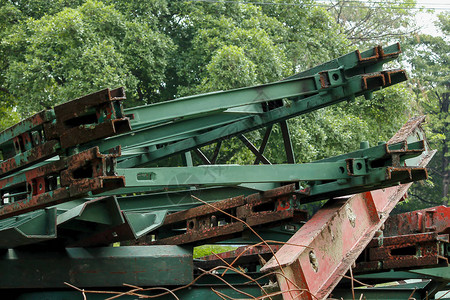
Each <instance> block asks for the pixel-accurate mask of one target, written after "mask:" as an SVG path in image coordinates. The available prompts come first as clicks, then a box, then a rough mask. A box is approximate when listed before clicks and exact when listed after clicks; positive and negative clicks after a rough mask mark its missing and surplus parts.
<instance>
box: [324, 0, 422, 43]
mask: <svg viewBox="0 0 450 300" xmlns="http://www.w3.org/2000/svg"><path fill="white" fill-rule="evenodd" d="M332 3H333V4H332V5H331V6H330V8H328V11H329V12H330V13H331V15H332V16H333V17H334V18H335V20H336V23H337V24H339V25H341V26H340V28H341V30H342V34H343V35H345V36H346V37H347V39H348V40H349V41H350V42H351V44H352V45H358V46H361V45H368V44H371V45H373V44H383V43H386V42H392V41H398V40H399V39H401V38H404V37H407V36H408V35H410V34H411V33H413V32H416V31H418V30H419V28H418V27H417V26H416V25H415V20H414V17H415V12H417V10H415V8H416V1H415V0H392V1H388V2H387V1H379V0H364V1H360V0H356V1H355V0H337V1H332Z"/></svg>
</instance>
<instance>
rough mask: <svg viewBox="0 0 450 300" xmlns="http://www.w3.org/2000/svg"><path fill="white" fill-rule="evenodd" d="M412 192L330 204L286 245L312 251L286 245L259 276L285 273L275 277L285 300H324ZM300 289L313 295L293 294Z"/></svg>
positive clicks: (403, 135)
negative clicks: (396, 206) (266, 273)
mask: <svg viewBox="0 0 450 300" xmlns="http://www.w3.org/2000/svg"><path fill="white" fill-rule="evenodd" d="M422 120H423V119H422ZM418 130H420V122H414V120H412V121H410V122H408V123H407V124H405V126H404V127H403V128H402V129H401V130H400V131H399V132H398V133H397V134H396V135H395V136H394V138H395V139H397V142H400V141H405V140H407V139H408V138H409V137H413V138H416V136H415V135H416V134H418V133H417V131H418ZM422 134H423V133H422ZM394 138H393V139H391V141H390V142H389V143H390V144H391V143H393V140H394ZM430 156H431V157H432V154H428V155H423V156H421V157H420V158H419V159H420V162H419V164H418V166H419V167H425V166H426V164H427V163H428V161H429V160H430V159H431V157H430ZM409 186H410V184H404V185H399V186H394V187H390V188H386V189H383V190H376V191H371V192H366V193H362V194H357V195H354V196H353V197H351V198H350V199H348V200H344V199H337V200H330V201H329V202H328V203H327V204H326V205H325V206H324V207H323V208H321V209H320V210H319V211H318V212H317V213H316V214H315V215H314V216H313V217H312V218H311V220H309V221H308V222H307V223H306V224H305V225H304V226H303V227H302V228H300V230H299V231H298V232H297V233H296V234H294V236H293V237H292V238H291V239H290V240H289V241H288V242H289V244H292V245H305V246H308V247H309V248H306V247H304V248H301V247H298V246H292V245H288V244H286V245H284V246H283V247H282V248H281V249H280V250H279V251H278V252H277V254H276V257H277V260H275V259H273V258H272V259H271V260H270V261H269V262H268V263H267V264H266V265H265V266H264V267H263V268H262V269H261V270H262V271H263V272H268V271H281V270H280V269H282V272H283V273H284V276H281V275H277V279H278V284H279V286H280V289H281V291H282V292H283V294H282V295H283V299H314V298H315V297H317V298H318V299H325V298H326V297H327V296H328V295H329V294H330V293H331V291H332V290H333V288H334V287H335V286H336V285H337V283H338V282H339V281H340V279H341V278H342V276H343V274H345V273H346V272H347V270H348V269H349V267H350V266H351V265H352V264H353V262H354V261H355V260H356V259H357V257H358V256H359V254H360V253H361V252H362V251H363V250H364V248H365V247H366V246H367V244H368V243H369V242H370V241H371V239H372V238H373V236H374V234H375V232H376V231H377V230H379V228H380V227H381V225H382V224H383V222H384V221H385V220H386V219H387V217H388V215H389V213H390V212H391V210H392V209H393V208H394V206H395V205H396V204H397V202H398V201H400V200H401V199H402V198H403V197H404V195H405V193H406V191H407V190H408V188H409ZM285 276H286V277H287V278H289V279H290V281H289V280H286V279H285ZM299 288H300V289H306V290H307V291H309V292H308V293H306V292H299V291H295V290H298V289H299ZM312 295H314V297H313V296H312Z"/></svg>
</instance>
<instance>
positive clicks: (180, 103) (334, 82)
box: [126, 69, 344, 129]
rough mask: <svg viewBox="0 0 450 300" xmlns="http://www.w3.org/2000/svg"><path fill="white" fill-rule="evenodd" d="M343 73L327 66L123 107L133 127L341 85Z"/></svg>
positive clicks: (304, 94) (320, 90)
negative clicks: (308, 73) (255, 83)
mask: <svg viewBox="0 0 450 300" xmlns="http://www.w3.org/2000/svg"><path fill="white" fill-rule="evenodd" d="M343 77H344V74H343V73H342V71H341V70H339V69H336V70H327V71H324V72H322V73H321V74H314V75H311V76H308V77H302V78H295V79H289V80H284V81H279V82H273V83H267V84H262V85H258V86H252V87H244V88H239V89H234V90H229V91H223V92H213V93H208V94H201V95H195V96H189V97H183V98H178V99H175V100H171V101H166V102H162V103H157V104H152V105H145V106H140V107H135V108H130V109H128V110H126V114H127V115H133V118H132V120H131V125H132V127H133V128H134V129H139V128H142V127H144V126H149V125H153V124H158V123H162V122H167V121H171V120H174V119H177V118H190V117H193V116H199V115H204V114H211V113H213V114H214V113H217V112H223V111H226V110H228V109H230V108H235V107H240V106H246V105H250V104H255V103H263V102H268V101H273V100H278V99H283V98H291V97H298V96H306V95H310V94H314V93H318V92H322V91H326V90H327V89H330V88H333V87H336V86H339V85H341V84H342V83H343V79H344V78H343Z"/></svg>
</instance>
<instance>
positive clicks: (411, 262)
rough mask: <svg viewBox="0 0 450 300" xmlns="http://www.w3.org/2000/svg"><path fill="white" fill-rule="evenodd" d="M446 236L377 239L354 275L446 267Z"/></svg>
mask: <svg viewBox="0 0 450 300" xmlns="http://www.w3.org/2000/svg"><path fill="white" fill-rule="evenodd" d="M448 242H449V236H448V234H443V235H442V234H441V235H439V234H437V233H436V232H429V233H419V234H409V235H400V236H393V237H382V236H381V237H377V238H374V239H373V240H372V242H371V243H369V245H368V247H367V248H366V250H365V251H364V253H363V254H362V255H361V256H360V259H359V261H358V263H357V264H356V268H355V269H354V271H355V272H356V273H367V272H373V271H380V270H389V269H402V268H408V269H410V268H415V267H425V266H426V267H438V266H439V267H441V266H448V258H447V256H448V253H447V251H446V247H444V246H445V245H446V244H448Z"/></svg>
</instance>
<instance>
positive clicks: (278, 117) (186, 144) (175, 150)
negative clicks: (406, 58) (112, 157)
mask: <svg viewBox="0 0 450 300" xmlns="http://www.w3.org/2000/svg"><path fill="white" fill-rule="evenodd" d="M379 76H380V77H370V78H365V77H364V76H355V77H352V78H351V79H349V80H348V81H347V82H346V84H345V85H344V86H341V87H337V88H334V89H332V90H330V91H329V92H328V93H324V94H316V95H313V96H311V97H307V98H305V99H302V100H299V101H293V102H291V103H290V104H289V105H288V106H283V107H280V108H277V109H274V110H271V111H268V112H266V113H264V114H261V115H254V116H252V117H249V118H246V119H244V120H241V121H237V122H234V123H232V124H229V125H226V126H222V127H220V128H217V129H212V130H210V131H207V132H205V133H202V134H199V135H196V136H194V137H191V138H188V139H185V140H182V141H179V142H176V143H173V144H170V145H167V146H164V147H162V148H160V149H157V150H154V151H149V152H148V153H146V154H141V155H137V156H136V157H132V158H128V159H126V160H124V161H121V162H119V163H118V166H119V167H121V168H129V167H136V166H139V165H143V164H146V163H148V162H152V161H156V160H159V159H162V158H165V157H168V156H171V155H175V154H179V153H182V152H186V151H189V150H192V149H194V148H197V147H201V146H205V145H208V144H210V143H212V142H214V141H217V140H219V139H224V138H228V137H231V136H235V135H238V134H242V133H246V132H249V131H253V130H256V129H259V128H262V127H265V126H269V125H272V124H275V123H277V122H280V121H283V120H287V119H289V118H293V117H295V116H298V115H301V114H304V113H308V112H311V111H314V110H317V109H319V108H322V107H326V106H329V105H332V104H335V103H338V102H341V101H343V100H345V99H348V98H354V97H355V96H358V95H362V94H364V93H367V92H368V91H369V90H373V89H378V88H381V87H385V86H389V85H392V84H395V83H398V82H402V81H404V80H406V74H405V73H404V72H397V73H396V74H394V75H393V76H392V77H391V82H390V83H389V84H386V82H385V81H384V80H383V82H381V78H382V77H381V76H383V75H382V74H381V73H380V74H379Z"/></svg>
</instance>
